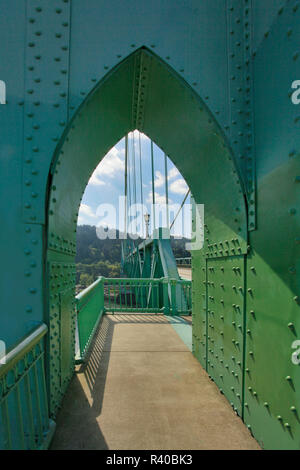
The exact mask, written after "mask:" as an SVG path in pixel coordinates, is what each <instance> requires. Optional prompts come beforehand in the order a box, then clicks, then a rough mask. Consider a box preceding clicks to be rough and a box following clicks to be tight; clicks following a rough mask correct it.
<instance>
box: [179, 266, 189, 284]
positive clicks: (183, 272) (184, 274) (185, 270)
mask: <svg viewBox="0 0 300 470" xmlns="http://www.w3.org/2000/svg"><path fill="white" fill-rule="evenodd" d="M177 269H178V274H179V276H180V277H181V279H186V280H187V281H191V280H192V269H191V267H190V266H177Z"/></svg>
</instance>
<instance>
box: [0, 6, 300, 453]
mask: <svg viewBox="0 0 300 470" xmlns="http://www.w3.org/2000/svg"><path fill="white" fill-rule="evenodd" d="M0 6H1V12H2V13H3V14H2V15H1V17H0V37H1V44H5V46H6V47H2V48H1V50H0V62H1V64H3V68H2V69H1V76H0V80H1V85H2V86H1V96H0V103H3V104H0V126H1V127H0V128H1V141H0V155H1V158H0V181H1V185H0V187H1V196H0V207H1V214H2V220H4V221H5V224H3V226H2V229H1V236H2V241H1V248H2V256H1V259H2V264H3V266H4V269H3V275H2V276H1V281H2V282H1V296H0V302H1V316H0V339H1V340H3V341H5V343H6V344H7V346H8V347H11V346H12V345H13V344H14V343H15V342H17V341H18V340H19V339H20V338H21V337H22V336H23V335H24V334H26V333H28V331H30V330H31V329H32V328H33V327H34V326H35V325H37V324H40V323H41V322H46V323H47V324H48V326H49V334H48V335H47V338H48V339H47V350H46V351H47V352H46V359H47V369H46V370H47V374H46V375H47V384H48V392H49V396H50V407H51V412H52V415H53V416H55V413H56V409H57V406H58V405H59V403H60V401H61V398H62V396H63V393H64V391H65V389H66V387H67V384H68V381H69V379H70V377H71V374H72V370H73V353H72V351H73V337H74V317H73V315H74V308H73V302H74V300H73V294H74V278H73V276H74V253H75V228H76V220H77V211H78V205H79V203H80V198H81V195H82V193H83V190H84V187H85V185H86V183H87V181H88V178H89V175H90V173H91V172H92V170H93V169H94V167H95V166H96V164H97V163H98V162H99V160H100V159H101V158H102V157H103V156H104V155H105V153H106V152H107V150H109V148H110V147H111V146H112V145H113V144H114V143H115V142H116V141H118V140H119V139H120V138H121V137H123V135H124V134H126V132H128V131H129V130H132V129H135V128H138V129H140V130H141V131H143V132H145V133H146V134H147V135H149V136H150V137H151V138H152V139H153V140H154V141H155V142H156V143H157V144H158V145H159V146H160V147H161V148H162V149H163V150H165V151H166V153H168V155H170V157H171V158H172V160H173V162H174V163H175V164H176V165H177V167H178V168H179V169H180V171H181V172H182V173H183V175H184V177H185V178H186V180H187V182H188V184H189V185H190V187H191V190H192V193H193V196H194V197H195V201H196V202H198V203H204V204H205V216H206V225H207V227H206V230H205V245H204V248H203V249H202V250H200V251H198V252H196V251H195V252H193V255H192V256H193V260H192V269H193V339H194V354H195V356H196V357H197V359H199V361H200V362H201V364H202V365H203V366H204V367H205V368H206V369H207V371H208V373H209V374H210V376H211V378H212V379H213V380H214V381H215V382H216V384H217V385H218V386H219V388H220V389H221V390H222V391H223V393H224V394H225V396H226V397H227V398H228V400H229V401H230V402H231V403H232V406H233V408H234V409H235V410H236V411H237V413H238V414H239V415H240V416H241V417H242V418H243V420H244V421H245V423H246V425H247V426H248V427H249V429H250V430H251V431H252V433H253V434H254V436H255V437H256V438H257V440H258V441H259V442H260V444H261V445H262V446H263V447H265V448H294V449H299V439H300V426H299V415H300V410H299V398H300V390H299V383H300V381H299V367H298V365H297V363H294V362H292V360H291V358H292V353H293V352H294V349H293V344H294V342H295V341H296V340H298V339H300V337H299V335H300V332H299V330H300V323H299V322H300V320H299V304H300V301H299V297H300V292H299V246H300V244H299V228H300V227H299V225H300V224H299V202H300V193H299V188H300V187H299V184H298V183H299V174H300V165H299V148H300V133H299V123H300V120H299V105H298V104H297V99H296V100H295V99H294V98H293V97H295V95H294V93H295V91H296V93H297V89H296V90H295V88H293V87H294V86H297V85H295V84H294V82H295V81H297V80H298V79H300V77H299V60H300V55H299V41H300V27H299V14H300V5H299V1H296V0H293V1H292V0H287V1H284V0H272V1H271V0H266V1H264V2H261V1H260V0H243V1H241V0H228V1H223V0H213V1H212V0H203V1H201V2H199V1H198V0H186V1H183V0H182V1H181V0H176V1H169V0H164V1H161V0H151V1H148V0H147V1H146V0H145V1H143V0H131V1H120V0H111V1H110V2H105V1H104V0H103V1H102V0H101V1H99V0H86V1H85V2H82V1H81V0H69V1H67V0H65V1H60V0H55V2H52V1H51V2H50V1H48V0H40V1H37V0H10V2H8V1H7V0H1V1H0ZM12 32H13V33H12ZM144 69H146V70H144ZM2 82H3V83H4V84H5V87H4V86H3V84H2ZM54 187H55V188H56V189H54ZM62 338H63V341H62V340H61V339H62Z"/></svg>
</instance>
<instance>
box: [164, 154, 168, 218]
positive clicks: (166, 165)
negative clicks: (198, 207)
mask: <svg viewBox="0 0 300 470" xmlns="http://www.w3.org/2000/svg"><path fill="white" fill-rule="evenodd" d="M165 188H166V217H167V220H166V226H167V227H169V189H168V158H167V155H166V154H165Z"/></svg>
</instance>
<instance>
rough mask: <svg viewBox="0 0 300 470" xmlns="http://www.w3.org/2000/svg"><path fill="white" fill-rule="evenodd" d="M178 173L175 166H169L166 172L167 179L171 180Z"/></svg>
mask: <svg viewBox="0 0 300 470" xmlns="http://www.w3.org/2000/svg"><path fill="white" fill-rule="evenodd" d="M179 174H180V173H179V171H178V170H177V168H176V167H175V166H174V168H171V170H170V171H169V172H168V180H171V179H173V178H175V177H176V176H178V175H179Z"/></svg>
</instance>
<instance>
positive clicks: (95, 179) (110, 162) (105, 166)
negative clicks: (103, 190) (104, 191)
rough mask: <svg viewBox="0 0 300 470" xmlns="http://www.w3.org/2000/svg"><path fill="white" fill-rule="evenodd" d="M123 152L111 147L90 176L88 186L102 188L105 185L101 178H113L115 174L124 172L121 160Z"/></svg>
mask: <svg viewBox="0 0 300 470" xmlns="http://www.w3.org/2000/svg"><path fill="white" fill-rule="evenodd" d="M123 153H124V150H119V149H117V148H116V147H113V148H112V149H111V150H110V151H109V152H108V153H107V154H106V156H105V157H104V158H103V160H101V162H100V163H99V165H98V166H97V168H96V169H95V171H94V173H93V174H92V176H91V178H90V180H89V184H92V185H94V186H102V185H104V184H105V182H104V181H103V177H104V178H105V177H109V178H112V177H114V176H115V175H116V174H117V173H119V172H121V171H122V172H123V171H124V160H123V158H122V156H123Z"/></svg>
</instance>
